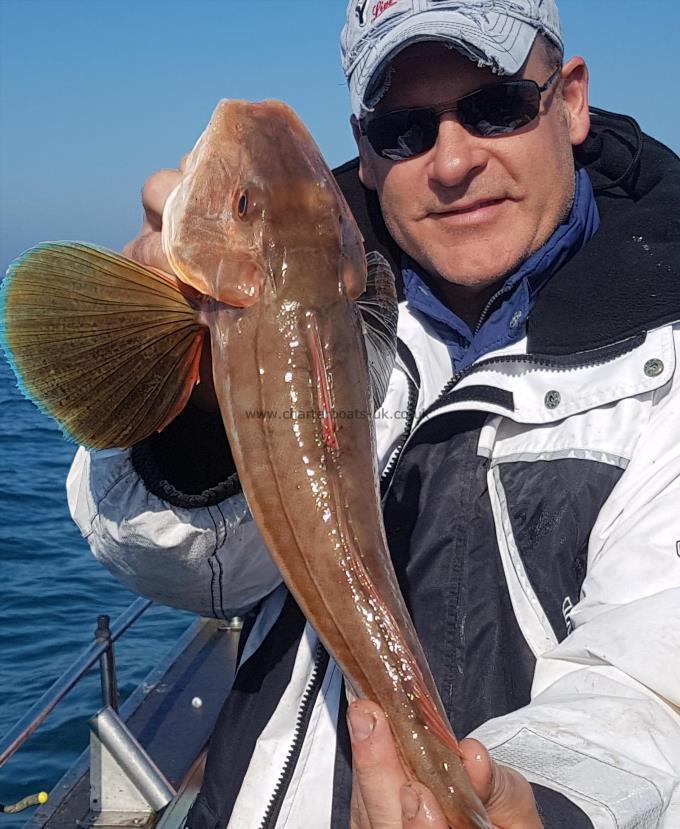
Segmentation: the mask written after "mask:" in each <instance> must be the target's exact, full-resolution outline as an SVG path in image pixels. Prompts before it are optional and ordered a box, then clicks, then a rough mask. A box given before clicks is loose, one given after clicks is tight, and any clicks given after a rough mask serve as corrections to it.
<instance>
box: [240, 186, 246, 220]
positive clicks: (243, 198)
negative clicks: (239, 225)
mask: <svg viewBox="0 0 680 829" xmlns="http://www.w3.org/2000/svg"><path fill="white" fill-rule="evenodd" d="M247 212H248V191H247V190H244V191H243V193H241V197H240V198H239V200H238V217H239V219H243V218H244V217H245V215H246V213H247Z"/></svg>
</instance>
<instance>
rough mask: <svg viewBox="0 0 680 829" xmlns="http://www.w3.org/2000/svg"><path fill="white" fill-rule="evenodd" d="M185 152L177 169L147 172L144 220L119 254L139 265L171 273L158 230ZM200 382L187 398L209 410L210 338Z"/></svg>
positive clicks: (212, 400)
mask: <svg viewBox="0 0 680 829" xmlns="http://www.w3.org/2000/svg"><path fill="white" fill-rule="evenodd" d="M186 159H187V156H184V158H183V159H182V161H181V162H180V165H179V170H159V171H158V172H157V173H154V174H153V175H152V176H150V177H149V178H148V179H147V180H146V182H145V184H144V187H143V189H142V206H143V207H144V224H143V225H142V229H141V231H140V233H139V235H138V236H135V238H134V239H132V240H131V241H130V242H128V243H127V245H125V247H124V248H123V254H124V255H125V256H127V257H129V258H130V259H134V260H135V261H136V262H139V263H140V264H142V265H148V266H149V267H151V268H158V269H159V270H161V271H165V272H166V273H170V274H171V273H173V270H172V267H171V266H170V263H169V262H168V259H167V257H166V255H165V253H163V246H162V244H161V230H162V228H163V208H164V207H165V202H166V201H167V199H168V196H169V195H170V193H171V192H172V191H173V190H174V189H175V187H176V186H177V184H179V180H180V179H181V177H182V172H183V171H184V166H185V163H186ZM199 375H200V383H198V385H196V386H195V387H194V390H193V392H192V393H191V402H192V403H193V404H194V405H195V406H197V407H198V408H199V409H203V410H204V411H208V412H213V411H216V410H217V396H216V395H215V387H214V385H213V379H212V359H211V355H210V339H209V338H206V339H205V341H204V345H203V349H202V351H201V364H200V367H199Z"/></svg>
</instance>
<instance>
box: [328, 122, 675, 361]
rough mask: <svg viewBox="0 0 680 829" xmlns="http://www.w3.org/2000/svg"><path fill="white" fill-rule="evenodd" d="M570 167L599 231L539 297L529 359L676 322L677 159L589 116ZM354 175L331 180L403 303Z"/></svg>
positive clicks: (629, 125) (377, 216)
mask: <svg viewBox="0 0 680 829" xmlns="http://www.w3.org/2000/svg"><path fill="white" fill-rule="evenodd" d="M574 159H575V164H576V168H577V169H581V168H585V169H586V170H587V172H588V175H589V176H590V179H591V181H592V184H593V189H594V191H595V195H596V200H597V206H598V209H599V212H600V218H601V226H600V230H599V231H598V232H597V234H596V235H595V236H594V237H593V238H592V239H591V240H590V241H589V242H588V244H587V245H586V246H585V247H584V248H583V249H582V250H581V251H579V252H578V253H577V254H576V255H575V256H574V257H572V259H570V260H569V262H567V264H566V265H564V266H563V267H562V269H561V270H560V271H559V272H558V273H557V274H555V276H553V278H552V279H551V280H550V282H549V284H548V285H547V286H546V287H545V288H544V289H543V291H542V292H541V293H540V295H539V297H538V301H537V303H536V306H535V308H534V310H533V312H532V315H531V318H530V320H529V324H528V329H527V333H528V338H529V343H528V348H529V351H531V352H536V353H544V354H566V353H573V352H574V351H585V350H589V349H593V348H599V347H602V346H606V345H610V344H612V343H615V342H619V341H621V340H624V339H626V338H628V337H631V336H635V335H637V334H640V333H642V332H644V331H647V330H650V329H652V328H656V327H658V326H660V325H664V324H666V323H669V322H676V321H680V159H678V157H677V156H676V155H675V153H674V152H672V150H670V149H669V148H668V147H665V146H664V145H663V144H661V143H659V142H658V141H656V140H655V139H654V138H651V137H650V136H648V135H645V134H644V133H642V132H641V131H640V128H639V127H638V125H637V123H636V122H635V121H634V120H633V119H632V118H629V117H628V116H624V115H618V114H616V113H613V112H607V111H605V110H600V109H595V108H593V109H591V129H590V133H589V135H588V137H587V138H586V140H585V142H584V143H583V144H582V145H581V146H580V147H577V148H575V152H574ZM358 169H359V160H358V158H355V159H353V160H352V161H349V162H348V163H346V164H344V165H342V166H341V167H338V168H337V169H336V170H335V171H334V172H335V175H336V178H337V180H338V183H339V184H340V187H341V189H342V191H343V193H344V195H345V198H346V199H347V201H348V202H349V205H350V207H351V208H352V211H353V213H354V215H355V218H356V220H357V223H358V225H359V228H360V229H361V232H362V234H363V236H364V242H365V245H366V250H378V251H379V252H381V253H382V254H383V255H384V256H385V257H386V258H387V259H388V261H389V262H390V264H391V265H392V268H393V270H394V272H395V274H396V275H397V289H398V291H399V295H400V298H403V288H402V285H401V256H402V253H401V251H400V249H399V247H398V246H397V245H396V243H395V242H394V240H393V239H392V237H391V236H390V234H389V232H388V230H387V228H386V226H385V223H384V221H383V218H382V213H381V210H380V204H379V202H378V198H377V195H376V194H375V192H373V191H371V190H367V189H366V188H365V187H363V185H362V184H361V183H360V181H359V177H358Z"/></svg>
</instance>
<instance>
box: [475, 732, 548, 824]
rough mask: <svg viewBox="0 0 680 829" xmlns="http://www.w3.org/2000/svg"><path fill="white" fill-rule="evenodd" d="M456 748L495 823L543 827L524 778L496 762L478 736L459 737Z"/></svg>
mask: <svg viewBox="0 0 680 829" xmlns="http://www.w3.org/2000/svg"><path fill="white" fill-rule="evenodd" d="M460 749H461V751H462V752H463V765H464V766H465V771H466V772H467V775H468V777H469V778H470V782H471V783H472V785H473V787H474V789H475V791H476V792H477V795H478V796H479V799H480V800H481V801H482V803H483V804H484V806H485V807H486V810H487V813H488V815H489V818H490V819H491V820H492V821H493V823H494V825H495V826H502V827H504V829H543V823H542V821H541V819H540V817H539V814H538V810H537V808H536V801H535V799H534V792H533V789H532V788H531V785H530V784H529V781H528V780H526V779H525V778H524V777H523V776H522V775H521V774H520V773H519V772H518V771H515V769H511V768H509V767H508V766H503V765H501V764H500V763H496V762H495V761H494V760H493V759H492V758H491V756H490V755H489V752H488V751H487V750H486V749H485V748H484V746H483V745H482V744H481V743H480V742H479V741H478V740H473V739H467V740H462V742H461V743H460Z"/></svg>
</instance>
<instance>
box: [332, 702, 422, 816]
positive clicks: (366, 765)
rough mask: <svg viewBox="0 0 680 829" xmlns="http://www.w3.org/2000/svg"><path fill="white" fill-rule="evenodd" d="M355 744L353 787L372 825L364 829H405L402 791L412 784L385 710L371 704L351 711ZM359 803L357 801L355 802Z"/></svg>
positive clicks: (352, 707)
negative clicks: (405, 771) (396, 745)
mask: <svg viewBox="0 0 680 829" xmlns="http://www.w3.org/2000/svg"><path fill="white" fill-rule="evenodd" d="M347 720H348V724H349V733H350V738H351V741H352V763H353V784H354V788H355V791H356V793H357V794H358V795H360V797H361V802H362V803H363V808H364V809H365V817H366V818H367V819H368V823H358V824H357V826H361V829H368V828H369V827H370V828H371V829H401V825H402V821H401V803H400V800H399V790H400V788H401V787H402V786H403V785H404V784H405V783H407V782H408V778H407V776H406V774H405V773H404V769H403V768H402V765H401V763H400V762H399V757H398V755H397V751H396V748H395V746H394V741H393V739H392V732H391V731H390V727H389V725H388V724H387V720H386V719H385V714H384V713H383V711H382V709H381V708H380V707H379V706H377V705H375V704H374V703H372V702H369V701H368V700H358V701H357V702H353V703H352V704H351V705H350V706H349V708H348V710H347ZM355 802H356V801H355Z"/></svg>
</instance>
